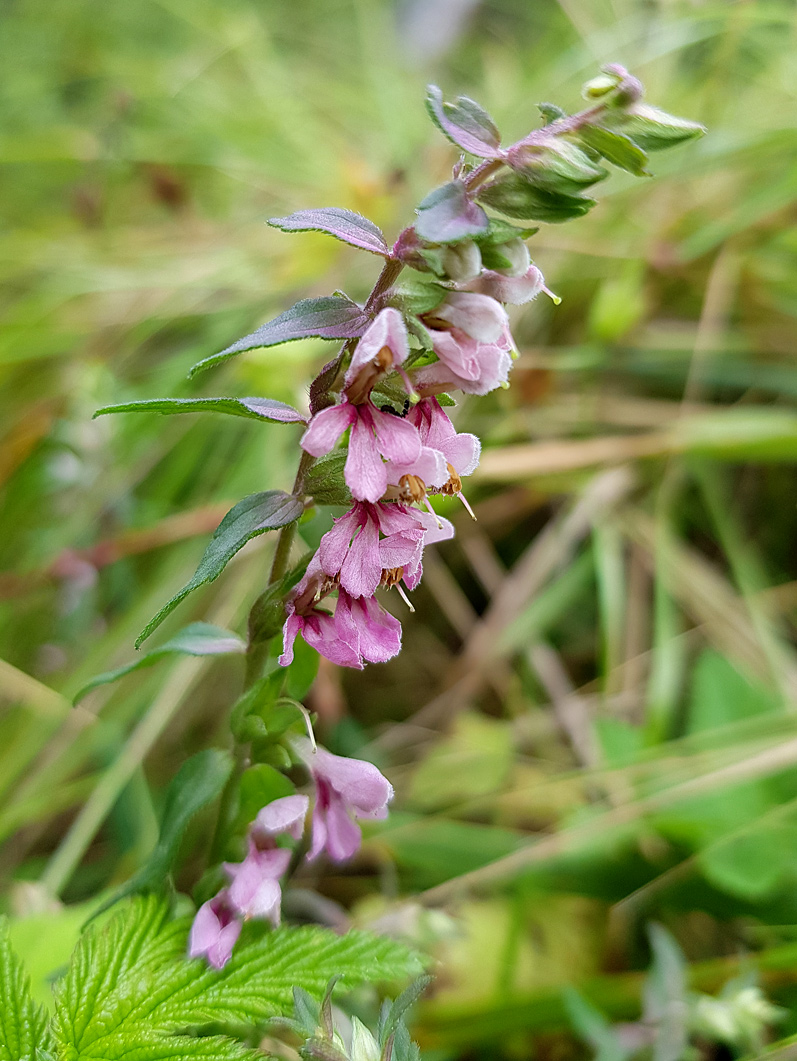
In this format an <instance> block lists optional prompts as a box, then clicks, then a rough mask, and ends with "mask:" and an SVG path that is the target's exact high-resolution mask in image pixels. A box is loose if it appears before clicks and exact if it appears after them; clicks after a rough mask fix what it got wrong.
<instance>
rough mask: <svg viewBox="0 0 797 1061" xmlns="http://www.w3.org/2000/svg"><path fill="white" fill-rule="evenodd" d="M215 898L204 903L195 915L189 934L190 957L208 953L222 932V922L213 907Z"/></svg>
mask: <svg viewBox="0 0 797 1061" xmlns="http://www.w3.org/2000/svg"><path fill="white" fill-rule="evenodd" d="M213 903H214V900H213V899H209V900H208V901H207V902H206V903H203V904H202V905H201V906H200V908H199V909H198V910H197V912H196V914H195V915H194V920H193V923H192V925H191V932H190V933H189V936H188V957H189V958H198V957H199V956H200V955H201V954H207V952H208V950H209V949H210V948H211V947H212V946H213V944H214V943H215V942H216V940H217V939H218V937H219V933H220V932H221V927H222V926H221V922H220V921H219V919H218V917H217V915H216V912H215V910H214V909H213Z"/></svg>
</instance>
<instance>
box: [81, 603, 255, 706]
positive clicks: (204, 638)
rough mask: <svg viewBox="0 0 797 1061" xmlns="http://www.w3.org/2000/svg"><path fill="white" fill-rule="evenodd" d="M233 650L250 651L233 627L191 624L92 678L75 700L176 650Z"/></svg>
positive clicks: (200, 653)
mask: <svg viewBox="0 0 797 1061" xmlns="http://www.w3.org/2000/svg"><path fill="white" fill-rule="evenodd" d="M231 652H239V653H240V652H246V642H245V641H242V640H241V638H240V637H238V636H237V635H236V634H233V633H231V632H230V631H229V630H223V629H222V628H221V627H220V626H214V625H213V624H212V623H189V625H188V626H186V627H184V629H182V630H181V631H180V632H179V633H178V634H175V636H174V637H172V638H170V639H169V640H168V641H166V642H164V644H162V645H161V646H160V648H154V649H153V650H152V651H151V652H147V653H146V655H144V656H142V657H141V658H140V659H137V660H135V661H134V662H133V663H126V664H125V665H124V666H123V667H117V668H116V670H109V671H104V672H103V673H102V674H98V675H97V676H96V677H95V678H92V679H91V681H90V682H87V683H86V684H85V685H84V686H83V688H82V689H80V691H79V692H77V693H76V694H75V696H74V699H73V703H78V702H79V701H80V700H82V699H83V697H84V696H86V695H87V694H88V693H90V692H91V690H92V689H96V688H97V686H98V685H108V684H109V683H110V682H115V681H118V680H119V678H123V677H124V676H125V675H126V674H130V673H131V672H132V671H135V670H142V669H143V668H144V667H151V666H152V665H153V664H154V663H157V662H158V661H159V660H162V659H164V658H165V657H166V656H172V655H174V654H175V653H181V654H183V655H186V656H221V655H225V654H228V653H231Z"/></svg>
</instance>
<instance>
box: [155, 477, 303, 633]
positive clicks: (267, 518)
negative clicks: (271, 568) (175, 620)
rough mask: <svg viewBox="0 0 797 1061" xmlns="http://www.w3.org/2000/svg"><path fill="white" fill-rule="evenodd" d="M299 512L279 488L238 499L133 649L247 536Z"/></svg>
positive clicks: (216, 570) (296, 503) (219, 568)
mask: <svg viewBox="0 0 797 1061" xmlns="http://www.w3.org/2000/svg"><path fill="white" fill-rule="evenodd" d="M303 511H304V506H303V504H302V502H301V501H300V500H299V499H298V498H296V497H294V496H293V495H292V494H286V493H285V492H284V491H283V490H265V491H263V492H262V493H259V494H250V495H249V497H245V498H244V499H243V500H242V501H239V502H238V504H237V505H235V506H234V507H233V508H231V509H230V511H229V512H228V513H227V515H226V516H225V517H224V519H223V520H222V521H221V523H220V524H219V525H218V527H217V528H216V530H215V531H214V532H213V537H212V538H211V540H210V544H209V545H208V547H207V549H206V550H205V554H204V556H203V557H202V559H201V560H200V562H199V567H198V568H197V569H196V572H195V574H194V577H193V578H192V579H191V580H190V581H189V582H187V583H186V584H185V585H184V586H183V588H182V589H181V590H180V592H179V593H176V594H175V595H174V596H173V597H172V599H171V600H170V601H168V602H167V603H166V604H164V606H163V607H162V608H161V610H160V611H159V612H158V614H157V615H156V616H155V617H154V618H153V619H151V620H150V621H149V622H148V623H147V625H146V626H145V627H144V629H143V630H142V632H141V634H140V635H139V637H138V640H137V641H136V648H138V647H139V645H140V644H141V643H142V642H143V641H146V639H147V638H148V637H149V635H150V634H151V633H152V632H153V630H156V629H157V628H158V627H159V626H160V624H161V623H162V622H163V620H164V619H165V618H166V616H167V615H169V614H170V613H171V612H173V611H174V609H175V608H176V607H177V605H178V604H179V603H180V601H182V600H183V599H184V598H185V597H187V596H188V594H189V593H191V592H192V591H193V590H195V589H198V588H199V587H200V586H204V585H205V583H207V582H213V581H214V579H217V578H218V577H219V575H220V574H221V573H222V571H223V570H224V568H225V567H226V566H227V564H228V563H229V561H230V560H231V559H232V558H233V556H235V554H236V553H237V552H238V550H239V549H242V548H243V547H244V545H246V543H247V542H248V541H249V540H250V539H252V538H255V537H257V535H259V534H265V532H266V531H269V530H276V529H277V528H279V527H285V526H287V524H289V523H293V522H295V520H297V519H298V518H299V516H301V514H302V512H303Z"/></svg>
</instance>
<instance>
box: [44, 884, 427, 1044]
mask: <svg viewBox="0 0 797 1061" xmlns="http://www.w3.org/2000/svg"><path fill="white" fill-rule="evenodd" d="M168 909H169V908H168V903H167V902H166V901H165V900H164V899H162V898H158V897H156V896H152V895H150V896H146V897H138V898H136V899H133V900H130V901H128V902H127V903H126V904H125V905H124V906H123V907H121V908H120V909H119V911H118V912H117V913H116V915H115V916H114V917H112V918H111V920H110V921H109V922H108V923H107V924H106V925H105V926H104V927H102V928H100V927H99V926H97V925H96V924H95V925H93V926H90V927H89V929H88V930H87V931H86V932H85V933H84V934H83V936H82V937H81V940H80V942H79V943H78V946H77V948H76V950H75V954H74V956H73V959H72V963H71V965H70V968H69V971H68V972H67V974H66V976H65V977H64V978H63V980H61V981H60V982H59V983H58V984H57V986H56V988H55V1017H54V1020H53V1026H54V1031H55V1035H56V1039H57V1043H58V1048H59V1050H60V1055H62V1056H64V1057H68V1058H69V1059H70V1061H98V1059H100V1058H102V1059H103V1061H116V1059H117V1058H118V1059H119V1061H122V1059H123V1058H132V1057H135V1059H136V1061H162V1059H164V1058H169V1059H172V1058H174V1059H177V1058H181V1057H185V1058H190V1057H200V1058H213V1057H219V1058H220V1059H221V1058H225V1059H226V1058H228V1057H230V1058H233V1057H234V1058H238V1057H240V1058H244V1057H246V1058H250V1057H252V1058H253V1057H255V1056H260V1055H254V1054H253V1053H252V1052H247V1051H244V1050H243V1049H242V1048H241V1047H240V1046H239V1045H237V1044H236V1043H235V1042H234V1041H233V1040H232V1039H230V1038H226V1037H224V1036H219V1035H216V1036H203V1035H202V1034H201V1032H202V1029H203V1028H204V1027H205V1026H207V1025H209V1024H212V1023H215V1024H216V1025H219V1024H221V1025H233V1026H238V1027H241V1026H243V1027H246V1028H251V1027H252V1026H253V1025H261V1024H263V1023H264V1022H265V1021H267V1020H269V1019H270V1018H272V1017H275V1016H280V1015H288V1014H289V1013H290V1012H291V1010H292V1003H293V987H294V986H297V987H299V988H301V989H302V990H304V991H307V992H309V993H310V994H312V995H316V996H319V995H321V994H322V993H323V991H324V989H325V987H326V985H327V983H328V981H329V980H330V979H332V977H333V976H339V977H340V984H341V986H343V987H346V988H353V987H356V986H358V985H360V984H363V983H374V982H379V981H385V980H396V979H404V978H405V977H409V976H413V975H415V974H417V972H419V970H420V962H419V960H418V957H417V956H416V955H415V954H413V953H412V952H411V951H410V950H409V949H408V948H406V947H405V946H404V945H403V944H401V943H397V942H395V941H394V940H389V939H386V938H383V937H379V936H372V935H369V934H367V933H363V932H351V933H348V934H347V935H345V936H338V935H336V934H335V933H334V932H332V931H331V930H329V929H324V928H317V927H302V928H292V927H287V926H283V927H282V928H279V929H276V930H274V931H269V930H265V929H263V928H262V927H259V926H254V925H252V924H249V925H247V926H245V928H244V933H243V935H242V938H241V941H240V943H239V945H238V946H237V947H236V950H235V952H234V954H233V957H232V959H231V961H230V962H229V963H228V964H227V965H226V966H225V968H224V969H222V970H220V971H218V970H215V969H211V968H210V967H209V966H208V965H206V964H205V962H204V961H202V960H194V961H189V960H187V959H186V958H185V952H186V945H187V938H188V930H189V928H190V923H191V919H190V918H181V919H179V920H175V921H170V920H169V916H168ZM191 1029H193V1030H194V1035H195V1037H194V1038H186V1037H185V1036H181V1035H179V1034H174V1033H179V1032H185V1031H187V1030H191ZM180 1050H183V1051H184V1052H183V1053H181V1052H180ZM125 1051H126V1052H125ZM214 1051H216V1052H215V1053H214Z"/></svg>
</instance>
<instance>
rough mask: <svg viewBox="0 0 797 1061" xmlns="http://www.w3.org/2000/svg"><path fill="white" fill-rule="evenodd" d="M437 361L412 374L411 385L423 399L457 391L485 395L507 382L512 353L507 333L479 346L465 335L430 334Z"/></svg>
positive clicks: (451, 333) (512, 347)
mask: <svg viewBox="0 0 797 1061" xmlns="http://www.w3.org/2000/svg"><path fill="white" fill-rule="evenodd" d="M431 334H432V339H433V345H434V352H435V353H436V354H437V356H438V357H439V358H440V360H439V361H438V362H436V363H435V364H433V365H426V366H424V367H423V368H419V369H417V370H415V371H414V372H413V383H414V384H415V387H416V389H417V391H418V392H419V393H420V394H423V395H427V396H428V395H432V394H438V393H439V392H440V391H446V390H452V389H453V388H458V389H459V390H461V391H464V392H465V393H466V394H488V393H489V392H490V391H492V390H495V389H496V387H501V386H503V385H504V384H505V383H506V382H507V380H508V379H509V370H510V369H511V367H512V353H511V351H512V350H513V349H514V346H513V343H512V336H511V335H510V334H509V331H508V329H507V331H506V332H505V334H504V335H502V337H501V339H500V340H499V341H498V342H496V343H478V342H476V341H475V340H474V339H471V338H470V337H469V336H466V335H465V334H464V332H457V331H456V330H453V331H450V332H432V333H431Z"/></svg>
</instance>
